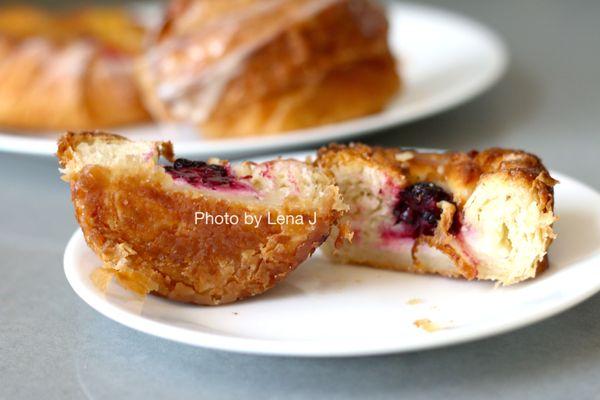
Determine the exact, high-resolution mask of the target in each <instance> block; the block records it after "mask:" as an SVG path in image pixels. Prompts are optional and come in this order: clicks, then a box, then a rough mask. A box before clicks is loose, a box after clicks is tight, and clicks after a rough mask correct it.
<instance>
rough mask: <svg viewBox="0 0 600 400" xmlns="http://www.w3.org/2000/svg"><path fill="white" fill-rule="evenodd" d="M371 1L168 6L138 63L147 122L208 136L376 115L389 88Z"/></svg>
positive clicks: (391, 68) (389, 65) (391, 66)
mask: <svg viewBox="0 0 600 400" xmlns="http://www.w3.org/2000/svg"><path fill="white" fill-rule="evenodd" d="M387 33H388V25H387V21H386V17H385V14H384V12H383V10H382V9H381V8H380V7H379V6H377V5H376V4H374V3H373V1H371V0H175V1H173V2H172V3H171V7H170V8H169V11H168V12H167V15H166V17H165V21H164V24H163V26H162V29H161V30H160V31H159V32H158V33H157V35H156V37H155V39H154V40H153V41H152V42H151V45H150V48H149V49H148V50H147V51H146V53H145V55H144V57H143V60H142V62H141V63H140V68H139V73H140V81H141V84H142V88H143V90H144V94H145V97H144V98H145V100H146V103H147V105H148V107H149V109H150V110H151V112H152V113H153V115H154V116H155V117H157V118H158V119H163V120H183V121H192V122H194V123H196V124H197V125H198V126H199V127H200V128H201V130H202V133H203V134H204V135H207V136H213V137H230V136H248V135H263V134H272V133H277V132H282V131H288V130H293V129H300V128H306V127H311V126H316V125H322V124H328V123H332V122H336V121H342V120H346V119H350V118H354V117H359V116H363V115H366V114H371V113H374V112H377V111H380V110H381V109H382V108H383V107H384V106H385V105H386V104H387V103H388V101H389V100H390V98H391V97H392V96H393V95H394V94H395V93H396V92H397V91H398V89H399V85H400V82H399V77H398V74H397V72H396V63H395V60H394V58H393V57H392V55H391V54H390V51H389V48H388V43H387Z"/></svg>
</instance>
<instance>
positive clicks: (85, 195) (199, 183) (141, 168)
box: [58, 133, 345, 305]
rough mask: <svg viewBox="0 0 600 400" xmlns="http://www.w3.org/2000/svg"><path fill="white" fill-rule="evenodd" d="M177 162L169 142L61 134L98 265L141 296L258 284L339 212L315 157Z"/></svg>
mask: <svg viewBox="0 0 600 400" xmlns="http://www.w3.org/2000/svg"><path fill="white" fill-rule="evenodd" d="M161 155H162V156H163V157H165V158H166V160H168V161H173V151H172V148H171V144H170V143H168V142H167V143H165V142H162V143H161V142H131V141H128V140H127V139H125V138H123V137H120V136H116V135H111V134H105V133H79V134H75V133H68V134H65V135H64V136H63V137H62V138H61V139H60V140H59V143H58V158H59V162H60V166H61V172H62V173H63V179H64V180H66V181H69V182H70V184H71V194H72V200H73V204H74V206H75V214H76V216H77V220H78V222H79V225H80V226H81V229H82V230H83V234H84V236H85V239H86V241H87V243H88V245H89V246H90V248H91V249H92V250H93V251H94V252H95V253H96V254H97V255H98V256H99V257H100V258H101V259H102V261H103V262H104V264H105V266H104V268H105V271H106V270H109V271H112V272H113V273H114V275H116V277H117V279H118V281H119V282H120V283H122V284H123V285H124V286H126V287H128V288H130V289H132V290H135V291H137V292H140V293H143V294H145V293H150V292H152V293H156V294H158V295H161V296H164V297H167V298H169V299H173V300H177V301H182V302H191V303H197V304H207V305H214V304H224V303H230V302H233V301H236V300H239V299H243V298H246V297H250V296H254V295H257V294H260V293H263V292H264V291H266V290H267V289H269V288H271V287H273V286H274V285H275V284H276V283H277V282H279V281H281V280H282V279H283V278H285V276H286V275H288V274H289V273H290V272H291V271H293V270H294V269H295V268H296V267H297V266H298V265H299V264H300V263H301V262H302V261H304V260H305V259H306V258H307V257H309V255H310V254H312V252H313V251H314V250H315V249H316V248H317V247H318V246H319V245H320V244H321V243H322V242H323V241H325V240H326V239H327V237H328V236H329V234H330V231H331V229H332V227H333V226H335V225H336V224H337V222H338V220H339V218H340V216H341V215H342V213H343V212H344V210H345V206H344V205H343V204H342V202H341V198H340V195H339V192H338V189H337V187H336V186H335V185H334V184H333V181H332V180H331V178H330V177H328V176H327V175H325V174H324V173H322V172H320V171H319V170H318V169H316V168H314V167H313V166H312V165H310V164H308V163H304V162H300V161H295V160H283V159H278V160H274V161H269V162H265V163H260V164H257V163H253V162H244V163H241V164H238V165H233V164H229V163H228V162H226V161H220V160H216V159H214V160H209V161H208V162H202V161H189V160H185V159H177V160H175V161H174V163H172V164H171V163H169V164H168V165H163V164H159V163H158V161H159V157H160V156H161Z"/></svg>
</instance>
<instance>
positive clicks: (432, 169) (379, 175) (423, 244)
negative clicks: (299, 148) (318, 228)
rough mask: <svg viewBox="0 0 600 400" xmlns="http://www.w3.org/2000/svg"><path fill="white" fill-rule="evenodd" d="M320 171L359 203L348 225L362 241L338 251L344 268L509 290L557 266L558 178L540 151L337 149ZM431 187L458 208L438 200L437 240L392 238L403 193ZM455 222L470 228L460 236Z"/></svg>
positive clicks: (321, 159)
mask: <svg viewBox="0 0 600 400" xmlns="http://www.w3.org/2000/svg"><path fill="white" fill-rule="evenodd" d="M316 165H318V166H319V167H321V168H323V169H325V170H327V171H330V173H331V174H332V176H333V177H334V179H335V180H336V182H337V183H338V185H339V186H340V188H341V191H342V195H343V197H344V201H345V202H346V203H348V204H349V206H350V211H349V213H348V215H347V216H346V217H345V219H346V220H348V221H347V222H349V223H350V225H351V226H352V227H353V229H354V230H355V233H358V234H357V235H356V236H357V240H354V241H353V243H352V244H346V245H344V246H342V248H341V249H339V250H337V251H335V252H334V251H333V250H332V249H329V252H330V253H331V256H332V257H333V258H334V259H337V260H338V261H342V262H354V263H358V264H366V265H371V266H375V267H381V268H391V269H398V270H405V271H412V272H419V273H432V272H433V273H438V274H441V275H446V276H452V277H463V278H466V279H474V278H478V279H492V280H497V281H499V282H502V283H504V284H511V283H515V282H518V281H521V280H523V279H527V278H530V277H533V276H535V274H536V273H537V272H540V271H541V270H543V269H544V268H545V267H546V266H547V257H546V251H547V248H548V246H549V245H550V244H551V242H552V240H553V238H554V237H555V234H554V232H553V231H552V223H553V222H554V220H555V217H554V212H553V210H554V192H553V186H554V185H555V184H556V181H555V180H554V179H553V178H552V177H551V176H550V174H549V173H548V171H547V170H546V168H545V167H544V166H543V164H542V163H541V161H540V159H539V158H538V157H536V156H534V155H532V154H529V153H526V152H523V151H519V150H507V149H497V148H493V149H488V150H485V151H482V152H477V151H472V152H469V153H460V152H448V153H420V152H416V151H412V150H403V149H393V148H381V147H369V146H366V145H362V144H351V145H350V146H343V145H335V144H334V145H330V146H328V147H325V148H322V149H320V150H319V152H318V158H317V160H316ZM421 182H431V183H433V184H435V185H437V186H438V187H441V188H442V189H444V190H445V191H446V192H447V193H449V194H450V195H451V196H452V202H446V201H442V202H441V203H438V207H440V209H441V215H440V219H439V221H438V222H437V227H436V229H435V232H434V234H433V235H420V236H418V237H416V238H414V239H410V238H406V237H399V238H392V239H390V240H387V239H388V238H386V237H385V234H383V238H382V233H381V231H380V229H381V226H387V227H388V228H391V227H393V225H394V224H396V223H397V222H395V221H396V218H397V217H396V216H395V215H393V209H394V207H396V204H397V196H398V193H400V192H401V191H402V190H404V189H405V188H407V187H409V186H411V185H414V184H417V183H421ZM455 220H458V221H459V222H460V224H461V226H462V227H461V229H460V231H459V232H458V233H456V234H453V233H451V232H450V231H451V226H452V224H453V223H455V222H454V221H455ZM361 239H363V240H361ZM326 250H327V246H326Z"/></svg>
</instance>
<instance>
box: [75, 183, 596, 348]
mask: <svg viewBox="0 0 600 400" xmlns="http://www.w3.org/2000/svg"><path fill="white" fill-rule="evenodd" d="M553 176H555V177H556V178H557V179H559V180H560V182H561V183H560V184H559V185H558V186H557V187H556V199H557V212H558V215H559V216H560V221H559V222H558V223H557V224H556V228H557V230H558V234H559V238H558V239H557V240H556V242H555V243H554V244H553V246H552V247H551V251H550V268H549V269H548V270H547V271H546V272H544V273H543V274H542V275H541V276H540V277H538V278H536V279H534V280H531V281H528V282H524V283H521V284H518V285H514V286H510V287H495V286H494V284H493V283H490V282H467V281H464V280H453V279H448V278H443V277H438V276H419V275H412V274H407V273H400V272H392V271H382V270H376V269H370V268H366V267H358V266H349V265H334V264H331V263H329V262H328V261H327V260H326V259H325V258H323V257H322V256H321V255H320V254H319V252H317V253H316V254H315V255H314V256H313V257H312V258H311V259H309V260H308V261H306V262H305V263H304V264H303V265H301V266H300V267H299V268H298V269H297V270H296V271H295V272H293V273H292V274H291V275H290V276H288V278H287V279H286V280H285V281H283V282H281V283H280V284H279V285H278V286H276V287H275V288H274V289H272V290H270V291H268V292H267V293H265V294H263V295H261V296H257V297H255V298H253V299H249V300H245V301H241V302H238V303H234V304H231V305H225V306H219V307H201V306H193V305H186V304H180V303H176V302H172V301H168V300H164V299H162V298H159V297H155V296H148V297H147V298H146V299H145V300H142V299H140V298H139V297H137V296H136V295H134V294H132V293H130V292H127V291H125V290H124V289H122V288H121V287H119V286H118V285H117V284H115V283H112V284H111V285H110V286H109V289H108V291H107V292H106V293H102V292H101V291H99V290H98V289H97V288H96V287H95V286H94V285H93V284H92V282H91V280H90V273H91V272H92V271H93V270H94V269H95V268H97V267H98V266H100V261H99V259H98V258H97V257H96V256H95V255H94V254H93V253H92V252H91V251H90V250H89V249H88V247H87V245H86V243H85V241H84V238H83V236H82V233H81V231H77V232H76V233H75V234H74V235H73V237H72V238H71V240H70V241H69V244H68V245H67V248H66V250H65V255H64V268H65V274H66V276H67V279H68V280H69V283H70V284H71V286H72V287H73V289H74V290H75V292H76V293H77V294H78V295H79V296H80V297H81V298H82V299H83V300H84V301H85V302H87V303H88V304H89V305H90V306H92V307H93V308H94V309H96V310H97V311H99V312H100V313H102V314H104V315H105V316H107V317H108V318H111V319H113V320H115V321H117V322H119V323H121V324H123V325H126V326H129V327H131V328H133V329H137V330H140V331H142V332H146V333H148V334H151V335H156V336H159V337H163V338H166V339H171V340H175V341H178V342H182V343H187V344H191V345H195V346H202V347H208V348H214V349H222V350H229V351H236V352H244V353H259V354H272V355H294V356H356V355H371V354H384V353H398V352H406V351H414V350H420V349H427V348H434V347H440V346H446V345H450V344H455V343H460V342H466V341H470V340H474V339H478V338H483V337H486V336H491V335H496V334H499V333H502V332H507V331H509V330H513V329H516V328H519V327H522V326H525V325H528V324H532V323H534V322H536V321H539V320H541V319H544V318H547V317H550V316H552V315H554V314H557V313H559V312H561V311H563V310H565V309H567V308H569V307H572V306H574V305H575V304H577V303H579V302H581V301H583V300H585V299H586V298H588V297H590V296H592V295H593V294H594V293H596V292H597V291H598V290H600V273H598V268H599V266H600V194H598V193H597V192H595V191H594V190H592V189H590V188H589V187H587V186H585V185H583V184H581V183H579V182H577V181H576V180H574V179H572V178H569V177H567V176H563V175H559V174H553ZM414 299H420V300H422V302H421V303H419V304H410V303H412V302H411V300H414ZM419 319H429V320H431V321H432V322H433V323H435V324H438V325H440V326H441V327H443V328H444V329H440V330H438V331H435V332H426V331H424V330H422V329H420V328H417V327H416V326H415V325H414V322H415V321H416V320H419Z"/></svg>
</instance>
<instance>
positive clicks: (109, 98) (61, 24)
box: [0, 7, 149, 130]
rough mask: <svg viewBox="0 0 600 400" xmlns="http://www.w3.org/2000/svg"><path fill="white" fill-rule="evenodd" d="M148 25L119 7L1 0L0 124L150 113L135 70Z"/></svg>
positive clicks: (55, 123)
mask: <svg viewBox="0 0 600 400" xmlns="http://www.w3.org/2000/svg"><path fill="white" fill-rule="evenodd" d="M143 34H144V30H143V29H142V27H141V26H140V25H138V24H137V23H136V22H135V21H133V20H132V18H131V17H130V16H129V15H128V14H127V13H126V12H125V11H122V10H120V9H100V8H98V9H85V10H81V11H76V12H71V13H67V14H64V15H55V14H51V13H49V12H45V11H42V10H39V9H35V8H30V7H11V8H0V76H1V77H2V79H0V126H4V127H11V128H17V129H21V130H55V129H60V130H64V129H82V128H97V127H104V126H114V125H122V124H129V123H135V122H140V121H146V120H148V119H149V116H148V113H147V112H146V110H145V108H144V106H143V104H142V102H141V100H140V94H139V90H138V88H137V84H136V81H135V79H134V75H133V58H134V56H136V55H137V54H139V52H140V50H141V41H142V36H143Z"/></svg>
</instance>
